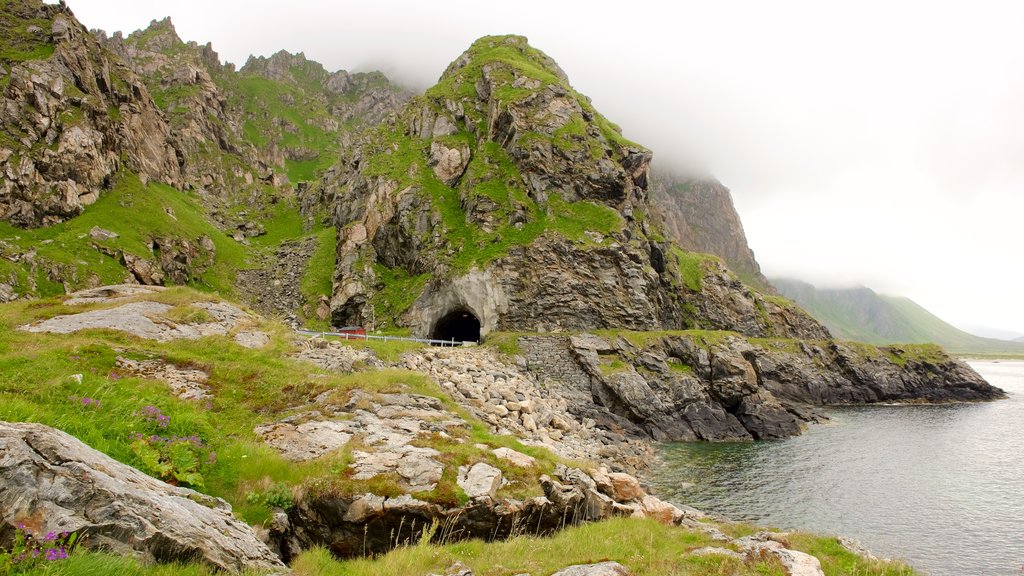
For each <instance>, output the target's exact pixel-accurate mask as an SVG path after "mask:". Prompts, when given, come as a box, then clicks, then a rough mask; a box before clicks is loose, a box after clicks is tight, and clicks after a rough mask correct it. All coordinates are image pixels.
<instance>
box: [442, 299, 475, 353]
mask: <svg viewBox="0 0 1024 576" xmlns="http://www.w3.org/2000/svg"><path fill="white" fill-rule="evenodd" d="M430 337H431V338H432V339H434V340H448V341H449V342H451V341H452V340H455V345H456V346H458V345H461V343H462V342H479V341H480V320H479V319H477V317H476V316H474V315H473V313H472V312H470V311H469V310H466V309H465V308H460V309H458V310H454V311H452V312H449V313H448V314H446V315H444V317H442V318H441V319H440V320H438V321H437V324H435V325H434V331H433V332H432V333H431V334H430ZM445 345H447V346H451V345H452V344H438V346H445Z"/></svg>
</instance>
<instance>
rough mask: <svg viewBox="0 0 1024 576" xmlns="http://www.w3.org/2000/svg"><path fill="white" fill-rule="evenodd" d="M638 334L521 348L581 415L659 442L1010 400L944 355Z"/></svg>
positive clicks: (755, 435)
mask: <svg viewBox="0 0 1024 576" xmlns="http://www.w3.org/2000/svg"><path fill="white" fill-rule="evenodd" d="M636 336H637V338H636V339H635V340H634V341H631V338H630V335H629V334H623V335H622V336H620V337H612V338H608V339H605V338H601V337H598V336H593V335H586V334H584V335H580V336H573V337H564V336H548V337H544V336H531V337H523V338H520V346H521V347H522V348H523V350H524V354H525V359H526V362H527V365H528V366H530V368H531V370H533V371H536V372H537V374H538V375H546V376H547V377H548V378H549V384H548V386H547V387H548V388H549V389H551V390H552V391H553V392H554V393H556V394H557V395H559V396H560V397H563V398H566V399H567V400H568V402H567V405H568V406H569V407H570V411H571V412H572V413H573V416H575V417H576V418H579V419H581V420H590V421H594V422H596V423H598V425H599V426H601V427H605V428H608V429H616V430H619V431H621V432H622V433H623V434H625V435H626V436H631V437H640V438H645V437H646V438H652V439H655V440H668V441H692V440H749V439H769V438H784V437H787V436H793V435H796V434H799V433H800V432H801V430H802V428H803V426H804V424H805V423H807V422H811V421H815V420H818V419H820V418H821V415H820V413H819V412H818V411H817V410H816V408H817V407H820V406H829V405H844V404H868V403H878V402H963V401H984V400H994V399H998V398H1003V397H1005V394H1004V393H1003V391H1002V390H1000V389H998V388H995V387H993V386H991V385H990V384H988V383H987V382H985V381H984V379H982V378H981V377H980V376H979V375H978V374H976V373H975V372H974V371H973V370H971V369H970V368H969V367H968V366H966V365H965V364H963V363H962V362H959V361H957V360H956V359H954V358H951V357H949V356H947V355H946V354H945V353H943V352H942V351H941V350H939V349H937V348H935V347H927V346H925V347H914V346H905V347H902V348H901V347H890V348H875V347H873V346H867V345H862V344H856V343H850V342H840V341H831V340H828V341H810V342H799V341H792V340H764V341H756V340H748V339H745V338H743V337H741V336H739V335H728V334H707V333H700V332H697V333H692V334H687V333H685V332H680V333H669V334H665V335H660V336H656V337H652V338H646V337H644V336H643V335H639V334H638V335H636ZM541 377H543V376H541Z"/></svg>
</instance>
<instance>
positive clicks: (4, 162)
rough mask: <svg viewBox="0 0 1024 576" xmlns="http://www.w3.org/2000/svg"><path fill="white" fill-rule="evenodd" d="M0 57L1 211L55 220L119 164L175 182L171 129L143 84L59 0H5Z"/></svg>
mask: <svg viewBox="0 0 1024 576" xmlns="http://www.w3.org/2000/svg"><path fill="white" fill-rule="evenodd" d="M2 18H3V28H4V30H5V31H7V34H6V35H10V36H13V37H14V38H13V41H12V42H11V43H10V44H7V42H6V41H5V44H6V45H8V46H9V47H8V48H6V49H5V51H4V54H3V58H2V60H0V74H2V78H3V80H2V81H0V88H2V91H3V98H4V100H3V107H2V108H0V173H2V174H3V176H4V178H3V181H2V182H0V218H2V219H3V220H5V221H7V222H10V223H12V224H15V225H17V226H23V227H34V226H42V225H47V224H55V223H58V222H62V221H64V220H66V219H68V218H71V217H73V216H76V215H78V214H80V213H81V212H82V210H83V209H84V207H85V206H88V205H89V204H92V203H94V202H96V200H97V199H98V198H99V196H100V194H101V193H102V192H103V191H105V190H108V189H109V188H110V187H111V186H112V183H113V180H114V179H115V177H116V175H117V174H118V172H119V171H120V170H122V169H126V170H131V171H132V172H134V173H136V174H139V175H140V176H142V177H143V178H145V179H149V180H154V181H158V182H163V183H166V184H170V185H173V186H179V187H180V186H181V185H182V184H183V177H182V170H181V162H180V158H179V154H178V150H177V149H176V148H175V147H174V145H173V141H172V135H171V130H170V127H169V126H168V124H167V123H166V122H165V121H164V118H163V115H162V114H161V113H160V111H159V110H158V109H157V107H156V106H155V105H154V103H153V99H152V97H151V95H150V93H149V90H148V88H147V87H146V85H145V83H143V82H142V80H141V79H140V78H139V77H138V76H137V75H136V74H135V72H134V71H133V70H132V69H131V68H130V67H128V66H127V65H125V63H124V62H123V61H121V60H120V59H118V58H115V57H113V55H112V54H111V53H110V52H109V51H108V50H107V49H106V48H105V47H104V46H103V44H102V43H101V42H100V41H99V40H98V39H96V38H95V37H93V35H92V34H90V33H89V31H88V30H86V29H85V27H84V26H82V25H81V24H80V23H79V22H78V21H77V20H75V18H74V16H73V15H72V14H71V12H70V11H69V10H68V9H67V7H66V6H64V5H63V4H59V5H46V4H43V3H42V2H5V3H4V5H3V16H2Z"/></svg>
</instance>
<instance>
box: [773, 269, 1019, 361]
mask: <svg viewBox="0 0 1024 576" xmlns="http://www.w3.org/2000/svg"><path fill="white" fill-rule="evenodd" d="M772 284H774V285H775V287H776V288H777V289H778V290H779V293H780V294H782V295H783V296H785V297H787V298H789V299H791V300H793V301H795V302H796V303H797V304H799V305H800V306H801V307H803V308H804V309H805V310H807V311H808V312H810V313H811V315H812V316H814V317H815V318H816V319H818V321H820V322H821V323H822V324H825V325H826V326H827V327H828V329H829V330H830V331H831V332H832V334H833V335H835V336H837V337H839V338H846V339H850V340H859V341H862V342H869V343H871V344H897V343H923V342H934V343H936V344H938V345H940V346H942V347H943V348H945V349H947V350H949V351H950V352H954V353H957V354H985V355H1024V341H1012V342H1011V341H1008V340H997V339H994V338H982V337H980V336H975V335H973V334H968V333H967V332H964V331H963V330H960V329H959V328H956V327H955V326H952V325H950V324H949V323H947V322H945V321H944V320H942V319H941V318H939V317H938V316H935V315H934V314H932V313H931V312H929V311H927V310H925V309H924V308H922V307H921V306H920V305H919V304H917V303H916V302H914V301H913V300H911V299H909V298H904V297H901V296H886V295H882V294H877V293H875V292H874V291H873V290H871V289H870V288H865V287H863V286H862V287H858V288H841V289H822V288H815V287H814V286H812V285H811V284H808V283H806V282H801V281H799V280H790V279H780V278H776V279H772Z"/></svg>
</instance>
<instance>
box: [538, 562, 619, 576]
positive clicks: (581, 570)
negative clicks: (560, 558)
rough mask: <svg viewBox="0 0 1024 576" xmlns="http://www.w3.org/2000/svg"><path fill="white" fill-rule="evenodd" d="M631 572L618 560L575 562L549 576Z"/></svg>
mask: <svg viewBox="0 0 1024 576" xmlns="http://www.w3.org/2000/svg"><path fill="white" fill-rule="evenodd" d="M632 574H633V573H632V572H630V571H629V569H627V568H626V567H625V566H623V565H622V564H619V563H618V562H599V563H597V564H575V565H573V566H569V567H567V568H562V569H561V570H559V571H558V572H555V573H554V574H552V575H551V576H631V575H632Z"/></svg>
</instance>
